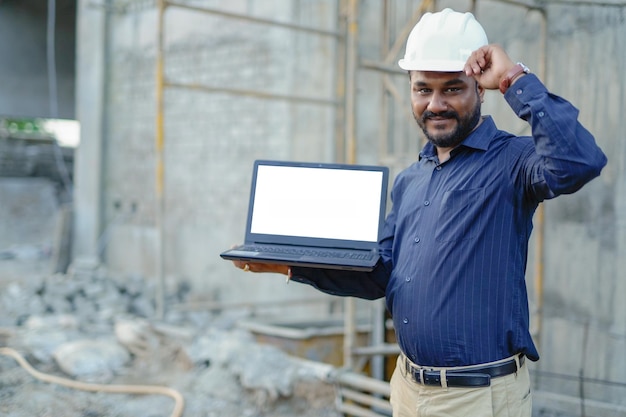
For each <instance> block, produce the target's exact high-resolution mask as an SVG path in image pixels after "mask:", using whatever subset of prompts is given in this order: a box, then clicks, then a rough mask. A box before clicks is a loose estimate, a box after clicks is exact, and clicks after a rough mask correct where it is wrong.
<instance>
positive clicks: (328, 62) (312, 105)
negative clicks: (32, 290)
mask: <svg viewBox="0 0 626 417" xmlns="http://www.w3.org/2000/svg"><path fill="white" fill-rule="evenodd" d="M50 3H52V4H53V3H54V2H49V4H50ZM43 4H44V2H38V1H33V2H22V3H20V2H11V1H5V2H2V3H0V31H1V33H0V34H1V35H2V36H0V51H2V52H3V56H5V57H6V56H15V58H14V59H12V60H11V61H12V62H13V64H14V65H12V66H9V65H3V66H1V67H0V75H2V76H3V78H4V79H6V80H7V82H6V83H2V85H1V86H0V117H7V118H8V117H33V118H35V117H48V118H50V117H58V118H70V119H76V120H78V121H79V123H80V126H81V138H80V139H81V141H80V145H79V146H78V147H77V148H76V149H75V150H72V151H71V152H70V153H71V154H72V155H71V156H68V150H67V149H65V150H63V151H62V154H63V155H65V156H64V157H61V158H60V159H59V158H58V155H59V154H58V151H55V150H54V149H53V148H51V147H50V146H51V145H50V143H46V142H45V141H40V142H38V143H37V144H35V143H34V142H32V141H31V142H28V147H29V148H30V149H41V151H39V153H38V154H37V152H34V153H33V152H31V153H30V154H29V153H27V152H26V151H25V149H26V147H27V146H26V145H25V142H24V140H25V139H24V138H19V137H18V138H16V137H15V135H13V136H11V135H9V134H6V135H4V136H2V137H0V175H2V177H1V178H0V199H2V200H0V225H1V226H2V229H1V230H0V231H1V232H2V233H0V253H5V258H6V260H5V261H3V260H0V263H1V262H13V267H12V268H13V269H11V271H12V272H11V273H10V274H9V273H8V272H5V275H4V281H5V282H6V281H19V280H20V277H21V275H20V270H19V268H18V269H16V268H17V267H15V265H17V263H16V262H17V261H16V257H18V258H19V257H20V256H22V257H26V258H28V256H49V257H50V258H49V259H53V260H54V261H50V262H47V261H46V263H45V266H43V267H41V268H43V269H44V270H45V271H47V272H50V273H54V272H58V271H59V270H62V271H63V272H68V271H69V272H70V273H73V274H78V275H80V276H84V275H87V276H89V275H90V274H92V275H97V274H98V273H101V272H98V271H102V268H106V270H108V271H110V272H111V274H114V275H115V276H118V275H119V276H128V277H132V276H135V277H136V276H140V277H143V278H145V279H146V281H147V282H149V283H150V284H151V285H152V286H153V287H151V288H154V292H153V297H154V298H153V302H154V310H153V311H151V312H150V314H151V315H152V316H153V317H151V318H152V319H154V320H159V319H161V318H163V317H166V316H167V314H168V312H171V311H174V310H175V311H181V310H184V311H194V312H199V311H207V310H210V311H229V310H230V311H233V309H235V310H237V311H241V309H245V310H246V311H249V312H254V313H250V315H249V316H247V317H243V318H242V319H244V320H242V321H245V322H246V323H247V326H248V328H249V329H252V330H253V331H256V332H257V334H258V335H259V338H265V339H266V341H268V340H267V339H270V338H272V337H273V338H275V339H281V340H282V343H283V348H285V349H288V347H285V345H286V344H289V343H291V344H292V346H291V348H292V352H294V354H300V355H302V353H301V351H298V349H299V347H294V345H293V344H294V342H293V339H292V340H291V341H289V342H285V340H289V337H278V336H281V335H282V336H284V335H285V327H289V326H291V328H294V327H295V328H297V329H301V328H303V327H306V325H310V324H311V323H316V324H317V327H316V328H317V329H328V328H332V331H328V332H326V330H318V331H317V334H319V333H333V332H335V331H336V329H337V328H339V332H338V333H339V334H340V336H341V342H340V343H339V345H333V346H334V347H333V348H332V349H334V350H335V353H337V352H336V351H337V350H338V349H340V350H341V352H340V353H341V355H340V359H341V364H343V365H347V366H349V367H350V368H352V369H354V370H355V371H361V370H366V371H367V373H369V374H371V375H373V376H374V377H376V378H382V379H384V378H385V377H386V376H387V375H388V369H387V365H388V363H389V362H390V361H392V358H393V355H394V354H395V351H394V349H393V332H392V329H390V328H389V326H388V321H387V320H386V317H385V311H384V307H383V304H382V302H365V301H360V300H351V299H349V300H343V299H337V298H335V297H331V296H327V295H323V294H320V293H318V292H316V291H315V290H314V289H312V288H309V287H307V286H303V285H289V286H287V285H285V284H284V280H283V279H282V278H281V277H275V276H258V275H253V274H242V273H241V272H240V271H237V270H235V269H234V268H233V267H232V265H230V263H228V262H224V261H223V260H221V259H220V258H219V253H220V252H221V251H222V250H223V249H225V248H228V247H230V246H231V245H232V244H235V243H239V241H240V240H241V239H242V238H243V230H244V226H245V225H244V219H245V214H246V210H247V201H248V193H249V186H250V185H249V179H250V174H251V167H252V162H253V161H254V160H255V159H260V158H265V159H289V160H303V161H324V162H349V163H362V164H383V165H387V166H389V167H390V168H391V170H392V173H393V174H394V175H395V174H396V173H398V172H399V171H400V170H401V169H403V168H404V167H406V166H408V165H409V164H410V163H411V162H412V161H414V160H415V159H416V158H417V153H418V151H419V149H420V147H421V146H422V144H423V138H422V137H421V132H419V129H418V128H417V127H416V125H415V122H414V120H413V117H412V115H411V113H410V107H409V97H408V82H407V77H406V74H404V73H403V72H402V71H400V70H399V69H398V68H397V66H396V62H397V59H398V58H399V57H400V55H401V54H402V52H403V48H404V42H403V41H404V39H405V38H406V35H407V33H408V30H410V28H411V27H412V26H413V24H414V23H415V22H416V20H417V19H418V18H419V16H420V15H421V13H422V12H423V11H425V10H432V9H434V8H436V9H438V10H440V9H442V8H443V7H453V8H455V9H457V10H460V11H464V10H471V11H473V12H474V13H475V14H476V16H477V18H478V19H479V21H481V23H482V24H483V25H484V27H485V30H486V32H487V35H488V37H489V39H490V41H491V42H496V43H499V44H501V45H503V46H504V47H505V49H506V50H507V51H508V52H509V54H510V55H511V56H512V57H513V58H514V59H516V60H520V61H523V62H524V63H525V64H526V65H528V66H529V67H530V68H531V70H532V71H533V72H535V73H537V74H538V75H539V77H540V78H541V79H542V80H544V81H545V83H546V85H547V86H548V88H549V89H550V90H551V91H552V92H554V93H555V94H558V95H561V96H563V97H565V98H567V99H568V100H570V101H571V102H572V103H573V104H574V105H575V106H577V107H578V108H579V109H580V120H581V121H582V123H583V124H584V125H585V126H586V127H588V128H589V130H590V131H591V132H593V133H594V135H595V136H596V139H597V141H598V143H599V145H600V146H601V148H602V149H603V150H604V151H605V153H606V154H607V155H608V156H609V163H608V165H607V167H606V168H605V169H604V171H603V173H602V176H601V177H600V178H598V179H596V180H594V181H593V182H592V183H590V184H588V185H587V186H585V187H584V188H583V189H582V190H581V191H580V192H578V193H576V194H574V195H571V196H562V197H559V198H558V199H556V200H554V201H548V202H546V203H544V204H542V206H541V208H540V210H539V211H538V213H537V216H536V218H535V230H534V232H533V237H532V241H531V247H532V250H531V256H530V259H529V264H528V270H527V283H528V289H529V300H530V303H531V309H532V317H531V319H532V323H533V324H532V331H533V335H534V338H535V341H536V343H537V344H538V348H539V351H540V354H541V360H540V361H539V362H537V363H535V364H532V367H531V374H532V377H533V380H534V388H535V390H536V391H537V395H536V398H537V400H536V402H537V404H538V405H537V409H538V410H539V409H541V410H554V412H555V413H558V412H560V413H564V414H563V415H568V416H569V415H571V416H575V415H581V416H584V415H593V416H623V415H626V411H625V410H626V395H624V394H625V393H626V356H624V355H623V352H624V351H626V303H622V302H621V297H622V296H623V294H626V272H624V271H625V270H626V268H625V267H626V256H624V255H625V254H626V141H625V140H624V133H623V132H624V131H626V121H625V120H626V119H625V118H624V117H623V114H624V112H625V111H626V104H625V103H626V102H625V99H624V97H626V83H623V82H622V74H624V73H626V49H624V48H623V39H626V19H625V16H626V11H625V9H626V3H624V2H623V1H618V0H614V1H612V0H604V1H593V0H588V1H582V0H574V1H560V0H553V1H543V2H535V1H530V0H529V1H511V0H484V1H483V0H477V1H469V0H468V1H437V2H429V1H422V2H420V1H409V0H396V1H391V0H390V1H369V0H360V1H356V0H353V1H350V0H316V1H312V0H311V1H292V0H272V1H269V0H268V1H244V0H235V1H229V2H222V1H210V0H204V1H200V0H198V1H182V0H181V1H179V2H159V1H155V0H153V1H145V0H144V1H142V0H136V1H128V0H126V1H122V0H107V1H102V2H91V1H88V0H84V1H83V0H79V1H77V2H76V1H73V2H72V1H68V0H65V1H60V0H59V1H57V2H56V6H57V9H58V13H57V16H58V19H57V20H56V27H57V28H58V29H57V31H56V32H54V33H56V34H57V37H56V45H57V48H56V49H55V50H56V51H57V55H56V56H54V55H52V56H53V57H56V63H57V65H56V66H55V68H56V69H57V70H58V74H57V77H56V79H57V80H60V81H59V82H58V84H57V85H56V86H55V88H49V84H50V82H51V81H50V78H48V75H49V74H50V65H49V63H50V59H51V54H50V53H48V54H45V53H44V48H43V47H42V45H44V44H45V43H46V42H47V41H49V39H50V38H49V37H50V31H47V32H46V31H45V30H44V29H43V28H44V27H46V26H45V25H41V24H39V25H37V24H36V23H37V22H39V23H41V22H47V23H48V26H47V27H48V28H50V19H49V16H48V14H47V11H48V10H47V8H45V7H43ZM28 7H31V8H30V9H29V8H28ZM72 13H73V17H74V19H72V18H71V17H72ZM37 17H39V20H37ZM20 32H22V33H31V35H32V36H18V35H17V34H18V33H20ZM3 39H4V40H8V39H10V40H11V42H5V41H3ZM29 42H35V44H36V45H39V46H38V48H35V49H33V51H35V50H36V51H38V53H33V54H32V56H30V57H29V56H27V54H24V52H23V51H24V48H28V47H29V46H32V45H31V44H30V43H29ZM49 51H50V49H48V52H49ZM5 62H9V60H6V61H5ZM72 64H74V65H72ZM46 69H47V71H46ZM17 85H23V86H24V87H22V88H21V89H20V88H17V87H16V86H17ZM55 93H56V94H55ZM51 103H54V104H51ZM72 109H73V110H72ZM483 113H484V114H491V115H492V116H493V117H494V118H495V120H496V122H497V124H498V126H499V127H500V128H501V129H504V130H509V131H511V132H513V133H515V134H528V133H529V131H528V127H527V126H526V124H525V123H523V122H521V121H519V120H516V119H515V117H514V115H513V114H512V112H511V111H510V109H508V107H507V106H506V103H505V102H504V101H503V99H502V98H501V96H500V95H499V94H496V93H491V92H490V93H489V94H487V95H486V98H485V103H484V106H483ZM46 146H48V147H49V148H47V150H46V148H45V147H46ZM54 152H57V154H56V155H57V156H55V157H54V158H55V162H54V164H56V163H57V162H58V161H59V160H62V161H64V162H63V163H64V164H66V165H65V166H66V167H68V166H69V167H70V172H71V174H72V175H71V178H70V180H71V185H70V187H69V188H68V183H67V179H68V176H66V175H65V176H64V175H62V173H60V172H59V171H57V172H56V173H54V171H50V170H49V167H50V164H49V163H50V161H52V159H50V157H51V156H53V155H54ZM35 154H37V155H39V156H37V155H35ZM3 155H4V156H6V155H13V156H11V157H10V158H6V157H3ZM20 158H24V163H25V165H20V164H17V165H16V163H15V162H16V161H17V160H20ZM38 158H39V159H38ZM37 160H40V161H43V162H42V163H41V164H39V166H40V167H46V168H45V169H43V168H42V169H41V170H39V171H37V170H33V169H32V166H33V161H37ZM28 164H30V165H28ZM72 164H73V166H72ZM55 166H56V165H55ZM22 167H24V169H22ZM29 167H31V168H29ZM57 168H58V166H57ZM42 178H47V179H45V180H43V179H42ZM68 190H71V191H70V192H69V194H68V193H67V191H68ZM35 196H36V197H35ZM68 202H71V204H69V205H68V204H67V203H68ZM45 215H50V221H48V222H46V223H45V226H42V227H39V226H37V227H34V228H33V226H32V225H33V222H32V218H33V217H36V216H45ZM29 224H30V225H31V226H29ZM37 224H38V225H39V223H37ZM30 249H32V251H30V252H29V250H30ZM39 250H42V251H43V252H42V253H43V255H41V254H40V252H37V251H39ZM3 251H4V252H3ZM33 251H34V252H36V253H38V254H39V255H33V254H32V253H34V252H33ZM46 254H48V255H46ZM11 256H12V257H13V258H12V259H11V260H9V259H8V258H9V257H11ZM0 259H1V258H0ZM46 259H48V258H46ZM38 265H40V264H38ZM6 270H9V268H6ZM0 288H1V287H0ZM185 289H187V290H185ZM183 290H184V291H187V292H186V296H185V297H182V298H181V297H178V296H177V295H178V294H180V292H181V291H183ZM286 322H288V323H290V324H289V326H285V323H286ZM363 322H364V323H366V325H367V326H366V327H367V329H368V330H367V331H366V332H365V333H366V337H365V338H364V336H363V335H362V334H361V333H360V332H359V330H358V328H359V326H358V325H357V324H359V325H360V324H361V323H363ZM277 334H278V336H277ZM287 334H289V332H287ZM318 359H319V358H318ZM327 359H328V358H327V357H323V358H322V359H321V360H322V361H323V360H327Z"/></svg>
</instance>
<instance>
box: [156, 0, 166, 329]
mask: <svg viewBox="0 0 626 417" xmlns="http://www.w3.org/2000/svg"><path fill="white" fill-rule="evenodd" d="M158 6H159V10H158V34H157V57H156V104H157V108H156V118H155V119H156V140H155V159H156V195H155V199H156V202H155V205H156V207H155V209H156V210H155V213H156V232H157V251H156V265H155V271H156V276H157V285H156V300H155V304H156V315H157V318H158V319H162V318H163V316H164V314H165V277H164V275H165V271H164V270H165V267H164V265H165V260H164V257H165V250H164V246H165V245H164V243H163V235H164V231H163V229H164V227H163V221H164V218H165V213H164V212H165V197H164V189H165V187H164V177H165V169H164V162H163V160H164V155H163V147H164V146H163V144H164V136H165V135H164V121H163V118H164V116H163V113H164V106H163V89H164V86H165V85H164V84H165V83H164V74H163V60H164V58H163V56H164V46H163V43H164V42H163V21H164V15H165V7H166V2H165V0H159V4H158Z"/></svg>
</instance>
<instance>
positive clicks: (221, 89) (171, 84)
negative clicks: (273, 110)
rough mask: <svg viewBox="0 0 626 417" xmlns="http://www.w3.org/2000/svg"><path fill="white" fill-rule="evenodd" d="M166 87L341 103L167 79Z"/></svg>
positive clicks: (293, 100)
mask: <svg viewBox="0 0 626 417" xmlns="http://www.w3.org/2000/svg"><path fill="white" fill-rule="evenodd" d="M165 87H171V88H183V89H189V90H199V91H204V92H207V93H224V94H231V95H235V96H248V97H254V98H260V99H268V100H282V101H288V102H292V103H304V104H317V105H323V106H328V105H330V106H338V105H340V103H339V101H337V100H333V99H326V98H318V97H307V96H294V95H289V94H278V93H270V92H267V91H259V90H249V89H244V88H229V87H217V86H211V85H206V84H197V83H177V82H172V81H165Z"/></svg>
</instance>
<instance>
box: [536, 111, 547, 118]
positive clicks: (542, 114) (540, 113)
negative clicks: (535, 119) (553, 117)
mask: <svg viewBox="0 0 626 417" xmlns="http://www.w3.org/2000/svg"><path fill="white" fill-rule="evenodd" d="M545 115H546V114H545V113H544V112H542V111H540V112H539V113H537V116H539V117H543V116H545Z"/></svg>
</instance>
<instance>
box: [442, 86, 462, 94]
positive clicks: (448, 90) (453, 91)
mask: <svg viewBox="0 0 626 417" xmlns="http://www.w3.org/2000/svg"><path fill="white" fill-rule="evenodd" d="M446 91H447V92H448V93H458V92H459V91H461V88H460V87H450V88H448V89H446Z"/></svg>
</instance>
